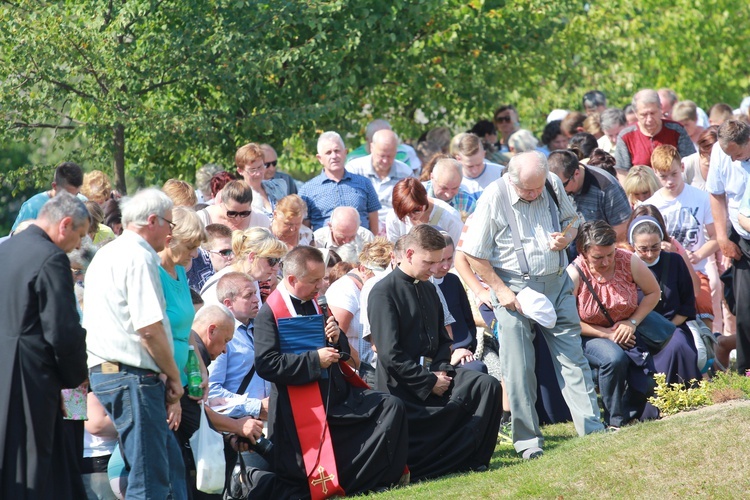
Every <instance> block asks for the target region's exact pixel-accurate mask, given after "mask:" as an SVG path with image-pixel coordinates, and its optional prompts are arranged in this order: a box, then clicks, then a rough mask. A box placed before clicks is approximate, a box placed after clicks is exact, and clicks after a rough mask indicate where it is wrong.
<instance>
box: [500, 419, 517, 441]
mask: <svg viewBox="0 0 750 500" xmlns="http://www.w3.org/2000/svg"><path fill="white" fill-rule="evenodd" d="M497 437H498V439H500V440H501V441H505V442H508V443H513V427H511V424H510V422H504V423H501V424H500V431H499V432H498V433H497Z"/></svg>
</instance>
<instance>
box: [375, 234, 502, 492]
mask: <svg viewBox="0 0 750 500" xmlns="http://www.w3.org/2000/svg"><path fill="white" fill-rule="evenodd" d="M444 247H445V238H444V237H443V236H442V235H441V234H440V232H439V231H438V230H437V229H435V228H434V227H431V226H428V225H426V224H422V225H418V226H415V227H413V228H412V229H411V231H409V234H408V235H407V236H406V241H405V242H404V248H405V251H404V253H403V256H402V260H401V262H400V263H399V266H398V267H397V268H396V269H394V270H393V271H392V272H391V273H390V274H389V275H388V276H386V277H385V278H383V279H382V280H381V281H380V282H378V283H377V284H376V285H375V287H374V288H373V289H372V291H371V292H370V297H369V301H368V310H367V316H368V318H370V329H371V331H372V339H373V344H374V345H375V347H376V348H377V351H378V369H377V380H378V383H377V389H378V390H382V391H388V392H390V393H391V394H393V395H394V396H398V397H399V398H401V400H402V401H403V402H404V404H405V405H406V412H407V414H408V417H409V459H408V460H407V464H408V466H409V469H410V470H411V478H412V479H424V478H429V477H436V476H440V475H443V474H448V473H451V472H458V471H467V470H486V468H487V467H488V465H489V462H490V458H491V457H492V453H493V451H494V450H495V444H496V443H497V432H498V429H499V427H500V416H501V393H500V384H499V383H498V381H497V380H495V379H494V378H493V377H491V376H489V375H486V374H483V373H480V372H476V371H471V370H466V369H463V368H458V369H456V368H454V367H453V366H452V365H451V364H450V358H451V343H452V340H451V338H450V337H449V336H448V332H447V331H446V329H445V327H444V326H443V323H444V321H443V309H442V307H441V306H440V301H439V299H438V295H437V292H436V291H435V286H434V285H433V284H432V283H430V282H429V281H427V280H428V279H429V278H430V276H431V275H433V274H434V273H435V271H436V270H437V266H438V264H439V263H440V261H441V260H442V255H443V248H444Z"/></svg>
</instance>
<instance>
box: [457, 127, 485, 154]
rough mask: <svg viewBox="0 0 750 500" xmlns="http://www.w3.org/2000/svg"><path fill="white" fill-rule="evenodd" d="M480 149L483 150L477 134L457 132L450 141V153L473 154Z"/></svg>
mask: <svg viewBox="0 0 750 500" xmlns="http://www.w3.org/2000/svg"><path fill="white" fill-rule="evenodd" d="M454 146H455V149H454ZM480 151H484V146H482V140H481V139H480V138H479V136H477V135H474V134H471V133H465V134H458V135H457V136H456V137H454V138H453V140H452V141H451V154H452V155H456V154H459V153H460V154H462V155H464V156H474V155H475V154H477V153H479V152H480Z"/></svg>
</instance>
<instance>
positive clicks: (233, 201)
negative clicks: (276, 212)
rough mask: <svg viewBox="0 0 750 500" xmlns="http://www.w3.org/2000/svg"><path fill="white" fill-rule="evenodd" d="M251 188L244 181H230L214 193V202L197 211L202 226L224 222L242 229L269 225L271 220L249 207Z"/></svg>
mask: <svg viewBox="0 0 750 500" xmlns="http://www.w3.org/2000/svg"><path fill="white" fill-rule="evenodd" d="M252 202H253V189H252V188H251V187H250V186H249V185H248V184H247V182H245V181H231V182H229V183H227V185H226V186H224V187H223V188H222V189H221V191H219V193H218V194H217V195H216V199H215V203H214V204H213V205H209V206H207V207H206V208H204V209H203V210H201V211H199V212H198V217H200V219H201V222H203V225H204V226H207V225H209V224H224V225H225V226H227V227H228V228H229V229H231V230H233V231H236V230H239V231H244V230H245V229H248V228H251V227H269V226H270V225H271V220H270V219H269V218H268V217H266V216H265V215H263V214H262V213H258V212H254V211H253V210H252V209H251V205H252Z"/></svg>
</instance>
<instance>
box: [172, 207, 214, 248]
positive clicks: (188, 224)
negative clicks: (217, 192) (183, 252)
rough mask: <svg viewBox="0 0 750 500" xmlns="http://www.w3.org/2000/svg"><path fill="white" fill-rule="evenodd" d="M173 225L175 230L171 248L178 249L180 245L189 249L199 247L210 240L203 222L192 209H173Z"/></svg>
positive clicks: (173, 230)
mask: <svg viewBox="0 0 750 500" xmlns="http://www.w3.org/2000/svg"><path fill="white" fill-rule="evenodd" d="M172 223H173V224H174V229H172V241H171V242H170V244H169V246H170V247H176V246H177V245H179V244H180V243H182V244H184V245H185V246H187V247H191V246H198V245H200V244H201V243H204V242H205V241H206V240H207V239H208V235H207V234H206V229H205V228H204V227H203V222H201V220H200V217H198V214H196V213H195V210H193V209H192V208H188V207H174V208H173V209H172Z"/></svg>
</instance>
